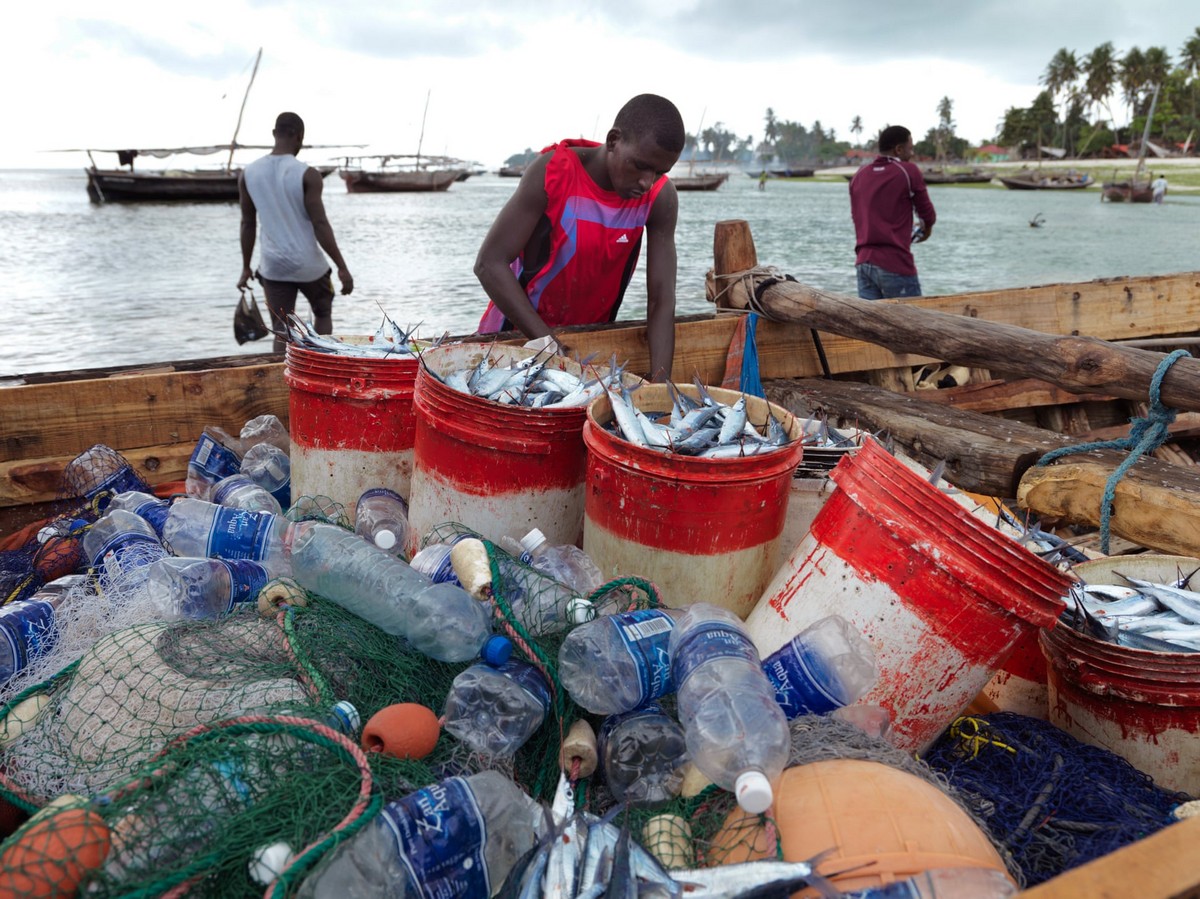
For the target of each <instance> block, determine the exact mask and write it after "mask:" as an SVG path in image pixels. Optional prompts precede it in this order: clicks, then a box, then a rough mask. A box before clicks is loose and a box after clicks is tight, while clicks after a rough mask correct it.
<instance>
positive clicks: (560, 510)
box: [408, 344, 640, 552]
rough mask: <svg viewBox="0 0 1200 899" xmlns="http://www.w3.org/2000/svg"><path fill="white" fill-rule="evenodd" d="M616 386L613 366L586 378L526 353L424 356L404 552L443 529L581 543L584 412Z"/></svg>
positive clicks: (566, 362) (470, 347)
mask: <svg viewBox="0 0 1200 899" xmlns="http://www.w3.org/2000/svg"><path fill="white" fill-rule="evenodd" d="M614 377H615V378H616V379H617V380H621V379H622V378H623V379H624V380H625V381H626V382H627V383H628V384H630V385H636V384H638V383H640V379H639V378H637V377H636V376H633V375H625V374H622V373H621V371H620V369H619V367H617V366H616V361H615V360H613V361H612V362H610V363H607V364H604V365H601V366H596V367H593V366H591V365H589V366H588V367H587V368H586V369H585V368H583V367H581V366H580V365H578V364H577V363H575V362H573V361H572V360H570V359H567V358H565V357H563V356H556V355H549V354H546V353H545V352H542V353H539V352H536V351H534V350H530V349H525V348H523V347H500V346H496V345H493V344H486V345H485V344H450V345H446V346H440V347H436V348H433V349H430V350H428V351H426V352H425V353H424V354H423V355H422V357H421V367H420V371H419V373H418V375H417V384H416V393H415V395H414V400H413V404H414V409H415V412H416V431H415V435H414V443H413V454H414V456H413V460H414V466H413V476H412V493H411V496H410V497H409V504H408V515H409V525H410V527H411V534H412V536H411V538H410V542H411V543H412V545H411V546H410V547H409V550H410V552H415V551H416V550H417V549H418V548H419V545H420V541H421V540H422V538H424V537H425V535H426V534H428V533H429V532H430V531H431V530H433V529H434V528H435V527H437V526H438V525H439V524H442V523H444V522H447V521H457V522H470V523H471V528H472V529H473V530H474V531H476V532H477V533H478V534H480V535H481V536H483V537H485V538H487V539H489V540H492V541H498V540H499V539H500V538H501V537H504V536H510V537H516V536H520V535H522V534H526V533H528V532H529V530H530V529H531V528H534V527H536V528H538V529H540V530H541V532H542V533H543V534H545V535H546V539H547V540H549V542H550V543H551V544H555V543H557V544H578V543H579V538H580V533H581V530H582V527H583V483H584V472H585V458H586V452H585V450H584V445H583V437H582V431H583V422H584V418H585V416H586V414H587V404H588V403H589V402H591V401H592V400H593V399H595V397H596V396H597V395H599V394H601V393H603V391H604V387H603V386H601V383H600V382H601V379H603V380H604V381H605V382H607V381H609V380H611V379H613V378H614Z"/></svg>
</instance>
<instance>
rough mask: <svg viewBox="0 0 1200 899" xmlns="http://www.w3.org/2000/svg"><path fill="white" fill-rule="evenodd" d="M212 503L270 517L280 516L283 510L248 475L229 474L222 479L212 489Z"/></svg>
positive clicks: (276, 501)
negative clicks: (261, 513) (264, 513)
mask: <svg viewBox="0 0 1200 899" xmlns="http://www.w3.org/2000/svg"><path fill="white" fill-rule="evenodd" d="M212 501H213V502H214V503H216V504H217V505H218V506H228V507H229V508H231V509H244V510H245V511H247V512H270V513H271V514H272V515H282V514H283V509H282V508H280V506H279V500H277V499H275V497H273V496H272V495H271V494H270V493H269V492H268V491H266V490H264V489H263V488H262V487H260V486H258V484H256V483H255V482H254V481H253V480H252V479H251V478H250V477H249V476H248V475H244V474H242V473H241V472H240V471H239V472H238V473H237V474H231V475H230V476H229V477H227V478H222V479H221V480H219V481H218V482H217V483H216V484H214V485H213V489H212Z"/></svg>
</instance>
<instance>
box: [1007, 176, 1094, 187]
mask: <svg viewBox="0 0 1200 899" xmlns="http://www.w3.org/2000/svg"><path fill="white" fill-rule="evenodd" d="M1000 183H1001V184H1003V185H1004V186H1005V187H1007V188H1008V189H1009V190H1084V189H1085V188H1088V187H1091V186H1092V184H1093V183H1094V182H1093V181H1092V180H1091V179H1088V180H1087V181H1058V180H1054V179H1050V178H1043V179H1033V178H1024V177H1011V178H1005V177H1001V178H1000Z"/></svg>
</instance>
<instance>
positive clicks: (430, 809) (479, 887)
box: [379, 777, 492, 899]
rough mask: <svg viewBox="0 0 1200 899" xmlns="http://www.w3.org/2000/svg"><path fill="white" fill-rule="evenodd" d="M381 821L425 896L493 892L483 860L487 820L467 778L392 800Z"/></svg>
mask: <svg viewBox="0 0 1200 899" xmlns="http://www.w3.org/2000/svg"><path fill="white" fill-rule="evenodd" d="M379 823H380V826H381V827H386V828H387V829H388V830H389V831H390V832H391V834H392V837H393V838H394V839H395V841H396V854H397V856H398V857H399V858H400V860H401V861H402V862H403V863H404V866H405V867H406V868H408V873H409V877H410V878H411V879H412V882H413V883H414V884H415V885H416V886H417V889H418V890H419V891H420V894H421V896H422V897H424V899H451V897H456V896H490V895H491V894H492V889H491V883H490V881H489V878H488V871H487V864H486V863H485V860H484V850H485V849H486V847H487V838H488V834H487V825H486V822H485V821H484V819H483V812H482V811H480V809H479V803H478V802H476V800H475V794H474V793H472V792H471V788H470V786H468V784H467V782H466V780H464V779H463V778H461V777H451V778H449V779H448V780H444V781H442V782H441V783H436V784H433V785H432V786H429V787H425V788H424V789H421V790H417V791H416V792H415V793H411V794H409V795H408V796H405V797H404V798H403V799H400V800H397V801H396V802H391V803H388V804H387V805H385V806H384V807H383V810H382V811H381V812H380V813H379Z"/></svg>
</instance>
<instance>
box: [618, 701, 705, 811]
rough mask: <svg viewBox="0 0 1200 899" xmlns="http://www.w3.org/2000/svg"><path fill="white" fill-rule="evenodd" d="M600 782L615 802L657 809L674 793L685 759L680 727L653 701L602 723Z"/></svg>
mask: <svg viewBox="0 0 1200 899" xmlns="http://www.w3.org/2000/svg"><path fill="white" fill-rule="evenodd" d="M598 742H599V752H600V758H601V759H602V760H603V762H604V779H605V780H606V781H607V782H608V788H609V790H611V791H612V794H613V796H614V797H615V798H616V799H617V801H618V802H629V803H630V804H632V805H658V804H660V803H663V802H669V801H670V800H671V799H673V798H675V797H676V796H678V795H679V788H680V786H681V785H682V783H683V770H682V769H683V766H684V764H685V763H686V762H687V760H688V755H687V743H686V741H685V739H684V736H683V728H682V727H680V726H679V723H678V722H677V721H675V719H674V718H672V717H671V716H670V715H668V714H666V713H665V712H664V711H663V710H662V709H661V708H659V706H658V705H657V704H655V703H651V704H650V705H647V706H644V707H642V708H640V709H634V710H633V711H632V712H626V713H625V714H624V715H609V716H608V717H607V718H606V719H604V724H603V725H601V727H600V733H599V735H598Z"/></svg>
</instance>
